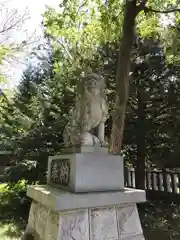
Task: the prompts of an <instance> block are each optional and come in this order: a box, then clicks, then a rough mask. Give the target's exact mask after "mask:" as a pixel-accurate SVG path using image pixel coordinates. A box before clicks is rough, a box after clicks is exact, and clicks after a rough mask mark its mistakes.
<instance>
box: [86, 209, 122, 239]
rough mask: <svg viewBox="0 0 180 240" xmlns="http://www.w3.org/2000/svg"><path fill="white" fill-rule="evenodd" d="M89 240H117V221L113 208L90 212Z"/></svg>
mask: <svg viewBox="0 0 180 240" xmlns="http://www.w3.org/2000/svg"><path fill="white" fill-rule="evenodd" d="M90 225H91V240H101V239H102V240H104V239H109V240H117V239H118V231H117V221H116V212H115V208H114V207H110V208H99V209H92V210H91V218H90Z"/></svg>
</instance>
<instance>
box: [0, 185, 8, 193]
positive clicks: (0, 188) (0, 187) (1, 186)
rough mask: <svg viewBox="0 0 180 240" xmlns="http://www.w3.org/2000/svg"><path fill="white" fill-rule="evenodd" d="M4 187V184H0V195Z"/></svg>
mask: <svg viewBox="0 0 180 240" xmlns="http://www.w3.org/2000/svg"><path fill="white" fill-rule="evenodd" d="M6 185H7V184H6V183H1V184H0V193H1V192H3V190H4V188H5V186H6Z"/></svg>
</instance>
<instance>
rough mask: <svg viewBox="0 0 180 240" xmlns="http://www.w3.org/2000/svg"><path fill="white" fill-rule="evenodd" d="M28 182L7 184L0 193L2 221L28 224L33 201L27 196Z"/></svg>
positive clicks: (0, 217)
mask: <svg viewBox="0 0 180 240" xmlns="http://www.w3.org/2000/svg"><path fill="white" fill-rule="evenodd" d="M26 189H27V182H26V181H18V182H17V183H16V184H7V185H6V186H5V187H4V188H3V189H1V190H2V191H1V193H0V212H1V214H0V221H1V222H4V223H12V222H21V223H22V224H23V223H26V222H27V219H28V215H29V207H30V203H31V200H30V199H29V198H28V197H27V196H26Z"/></svg>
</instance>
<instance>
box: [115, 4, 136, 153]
mask: <svg viewBox="0 0 180 240" xmlns="http://www.w3.org/2000/svg"><path fill="white" fill-rule="evenodd" d="M136 16H137V6H136V0H131V1H127V2H126V5H125V10H124V23H123V33H122V39H121V46H120V52H119V59H118V66H117V73H116V96H115V105H114V110H113V116H112V118H113V124H112V132H111V146H110V151H111V153H112V154H120V151H121V145H122V139H123V130H124V120H125V111H126V105H127V101H128V88H129V71H130V63H131V50H132V46H133V41H134V30H135V20H136Z"/></svg>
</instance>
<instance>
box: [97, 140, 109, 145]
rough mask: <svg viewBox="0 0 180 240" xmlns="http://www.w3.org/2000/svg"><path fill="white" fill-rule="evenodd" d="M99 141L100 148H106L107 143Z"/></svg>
mask: <svg viewBox="0 0 180 240" xmlns="http://www.w3.org/2000/svg"><path fill="white" fill-rule="evenodd" d="M99 141H100V145H101V147H107V146H108V143H107V142H106V141H101V140H99Z"/></svg>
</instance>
